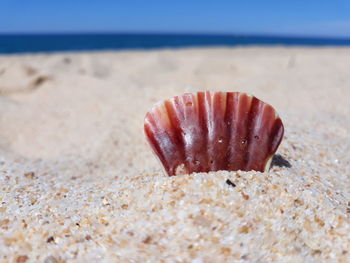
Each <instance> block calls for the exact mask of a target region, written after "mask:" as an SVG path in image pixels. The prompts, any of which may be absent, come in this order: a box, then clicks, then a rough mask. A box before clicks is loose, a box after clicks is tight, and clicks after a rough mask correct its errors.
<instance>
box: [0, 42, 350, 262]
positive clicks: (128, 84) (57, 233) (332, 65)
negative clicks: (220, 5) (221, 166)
mask: <svg viewBox="0 0 350 263" xmlns="http://www.w3.org/2000/svg"><path fill="white" fill-rule="evenodd" d="M349 56H350V50H349V49H315V50H313V49H265V48H264V49H263V48H249V49H213V50H207V49H203V50H178V51H167V50H164V51H153V52H119V53H118V52H116V53H95V54H94V53H92V54H64V55H59V54H57V55H50V56H47V55H36V56H29V55H28V56H13V57H0V81H2V80H1V78H3V80H4V81H3V83H5V82H6V83H12V84H14V85H13V86H15V84H16V85H18V86H21V85H22V84H23V86H21V87H24V86H25V85H27V84H25V83H30V77H29V76H28V74H27V73H25V71H23V68H22V65H28V66H29V67H31V68H33V69H36V71H37V72H41V73H35V74H36V75H39V76H41V75H44V73H42V72H45V76H46V75H47V76H50V78H51V79H50V80H48V81H45V82H44V84H42V85H40V87H39V88H36V89H33V90H31V91H30V92H18V91H17V90H12V91H11V92H2V93H1V95H2V96H1V97H0V127H1V129H0V181H1V193H0V201H1V204H0V228H1V231H0V260H2V261H4V262H16V261H17V262H194V263H198V262H213V261H216V262H235V261H237V262H266V261H278V262H347V261H350V235H349V233H350V216H349V215H350V203H349V202H350V190H349V189H350V154H349V152H350V135H349V134H350V133H349V132H350V117H349V116H350V109H349V106H348V98H349V96H350V91H349V88H348V87H349V85H350V80H349V79H348V68H349V66H350V65H349V63H350V62H349V60H348V59H347V58H348V57H349ZM8 65H12V66H11V69H10V67H9V66H8ZM13 65H15V66H13ZM1 69H5V71H4V72H3V73H2V75H1V72H2V71H1ZM6 72H7V73H6ZM11 72H12V73H11ZM5 73H6V74H7V75H6V81H5V77H4V76H5V75H4V74H5ZM10 73H11V74H10ZM21 74H22V75H21ZM11 76H12V77H11ZM3 83H1V82H0V86H1V87H2V84H3ZM21 83H22V84H21ZM5 86H6V85H4V87H5ZM10 86H11V85H7V86H6V87H10ZM207 89H210V90H226V91H243V92H249V93H252V94H254V95H256V96H257V97H259V98H261V99H262V100H264V101H266V102H268V103H270V104H271V105H273V106H274V107H275V108H276V109H277V111H278V112H279V114H280V116H281V118H282V119H283V121H284V124H285V138H284V140H283V142H282V144H281V146H280V148H279V150H278V154H280V155H281V156H282V158H284V159H285V160H286V161H288V162H289V163H290V164H291V167H289V168H288V167H286V166H283V167H277V166H274V167H273V168H272V169H271V170H270V171H269V172H267V173H257V172H225V171H220V172H216V173H209V174H193V175H189V176H177V177H171V178H169V177H166V176H165V175H163V174H162V172H161V167H160V166H159V164H158V163H157V161H156V159H155V158H154V156H153V155H152V153H151V151H150V150H149V149H148V146H147V145H146V142H145V139H144V137H143V133H142V125H143V118H144V115H145V113H146V111H147V110H148V109H149V108H150V107H151V105H152V104H153V103H154V102H156V101H158V100H160V99H163V98H167V97H171V96H173V95H176V94H181V93H183V92H184V91H199V90H207ZM227 180H230V182H232V183H230V184H228V183H227Z"/></svg>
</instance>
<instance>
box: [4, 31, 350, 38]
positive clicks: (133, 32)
mask: <svg viewBox="0 0 350 263" xmlns="http://www.w3.org/2000/svg"><path fill="white" fill-rule="evenodd" d="M5 35H6V36H8V35H10V36H11V35H13V36H14V35H16V36H19V35H21V36H25V35H40V36H45V35H46V36H50V35H51V36H53V35H185V36H191V35H192V36H227V37H229V36H236V37H237V36H239V37H272V38H273V37H278V38H307V39H336V40H350V36H345V35H344V36H334V35H321V34H320V35H319V34H294V33H292V34H288V33H268V32H266V33H242V32H211V31H208V32H198V31H197V32H190V31H172V32H170V31H57V32H45V31H41V32H38V31H33V32H21V31H18V32H0V36H5Z"/></svg>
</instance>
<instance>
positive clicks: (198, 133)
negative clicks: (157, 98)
mask: <svg viewBox="0 0 350 263" xmlns="http://www.w3.org/2000/svg"><path fill="white" fill-rule="evenodd" d="M144 130H145V135H146V138H147V140H148V142H149V144H150V146H151V147H152V149H153V151H154V153H155V154H156V156H157V157H158V158H159V160H160V162H161V163H162V165H163V166H164V169H165V171H166V173H167V174H168V175H169V176H172V175H178V174H190V173H194V172H209V171H218V170H228V171H236V170H242V171H249V170H255V171H261V172H263V171H265V170H266V169H268V168H269V163H270V160H271V158H272V156H273V154H274V153H275V152H276V150H277V148H278V146H279V144H280V142H281V140H282V137H283V131H284V128H283V124H282V121H281V119H280V118H279V117H278V115H277V113H276V111H275V110H274V108H272V107H271V106H270V105H269V104H267V103H265V102H263V101H261V100H259V99H257V98H256V97H254V96H251V95H248V94H245V93H239V92H209V91H207V92H198V93H185V94H183V95H181V96H176V97H174V98H171V99H168V100H165V101H162V102H160V103H157V104H156V105H155V106H154V107H153V108H152V109H151V111H149V112H148V113H147V115H146V117H145V123H144Z"/></svg>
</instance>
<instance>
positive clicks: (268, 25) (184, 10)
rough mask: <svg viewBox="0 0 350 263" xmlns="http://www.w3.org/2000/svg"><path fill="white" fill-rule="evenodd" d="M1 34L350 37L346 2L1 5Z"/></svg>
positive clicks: (30, 0)
mask: <svg viewBox="0 0 350 263" xmlns="http://www.w3.org/2000/svg"><path fill="white" fill-rule="evenodd" d="M0 32H1V33H17V32H26V33H32V32H37V33H44V32H49V33H54V32H167V33H174V32H182V33H184V32H185V33H239V34H241V33H243V34H283V35H303V36H318V35H319V36H336V37H338V36H339V37H350V0H240V1H235V0H230V1H229V0H227V1H226V0H222V1H221V0H211V1H209V0H114V1H113V0H0Z"/></svg>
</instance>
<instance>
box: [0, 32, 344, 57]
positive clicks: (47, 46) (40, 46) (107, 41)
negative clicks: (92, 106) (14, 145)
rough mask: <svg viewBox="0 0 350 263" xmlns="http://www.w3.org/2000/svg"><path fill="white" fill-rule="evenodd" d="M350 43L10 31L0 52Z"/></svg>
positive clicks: (1, 42)
mask: <svg viewBox="0 0 350 263" xmlns="http://www.w3.org/2000/svg"><path fill="white" fill-rule="evenodd" d="M276 45H280V46H350V38H349V39H340V38H311V37H278V36H254V35H204V34H41V35H39V34H22V35H15V34H8V35H0V54H17V53H37V52H41V53H42V52H44V53H47V52H63V51H98V50H128V49H158V48H186V47H233V46H276Z"/></svg>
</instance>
